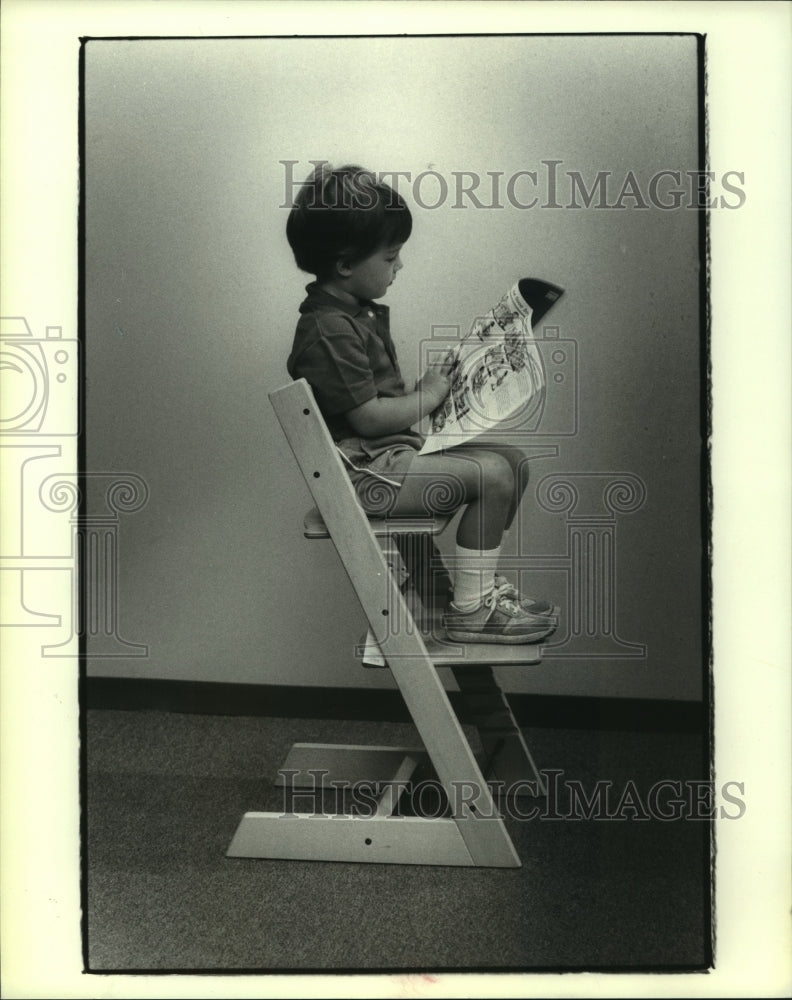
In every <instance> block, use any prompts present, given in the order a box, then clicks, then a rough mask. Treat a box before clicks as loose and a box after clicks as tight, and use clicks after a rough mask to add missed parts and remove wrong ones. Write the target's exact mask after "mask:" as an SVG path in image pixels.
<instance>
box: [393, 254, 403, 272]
mask: <svg viewBox="0 0 792 1000" xmlns="http://www.w3.org/2000/svg"><path fill="white" fill-rule="evenodd" d="M403 267H404V264H402V259H401V257H397V258H396V260H395V262H394V264H393V270H394V272H396V271H401V269H402V268H403Z"/></svg>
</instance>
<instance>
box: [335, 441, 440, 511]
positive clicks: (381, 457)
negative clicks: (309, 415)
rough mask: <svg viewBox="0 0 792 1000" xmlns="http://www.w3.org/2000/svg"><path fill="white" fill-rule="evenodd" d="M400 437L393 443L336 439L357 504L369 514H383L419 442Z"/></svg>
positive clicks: (412, 458) (396, 495)
mask: <svg viewBox="0 0 792 1000" xmlns="http://www.w3.org/2000/svg"><path fill="white" fill-rule="evenodd" d="M414 437H415V440H405V439H404V438H402V440H400V441H398V442H396V443H393V444H387V445H386V444H383V443H380V442H378V443H377V444H376V445H375V444H374V442H368V441H365V440H361V439H360V438H353V439H351V440H345V441H340V442H338V450H339V452H340V453H341V457H342V458H343V460H344V464H345V466H346V471H347V475H348V476H349V478H350V480H351V482H352V485H353V487H354V488H355V495H356V496H357V499H358V503H359V504H360V506H361V507H362V508H363V510H364V511H365V512H366V514H367V515H368V516H369V517H373V518H383V517H387V516H388V514H389V512H390V510H391V509H392V507H393V505H394V504H395V502H396V498H397V497H398V495H399V489H400V487H401V485H402V483H403V482H404V478H405V476H406V475H407V472H408V471H409V469H410V466H411V465H412V463H413V461H414V459H415V457H416V455H417V454H418V452H419V451H420V449H421V447H422V445H423V441H422V439H420V438H419V436H418V435H415V436H414Z"/></svg>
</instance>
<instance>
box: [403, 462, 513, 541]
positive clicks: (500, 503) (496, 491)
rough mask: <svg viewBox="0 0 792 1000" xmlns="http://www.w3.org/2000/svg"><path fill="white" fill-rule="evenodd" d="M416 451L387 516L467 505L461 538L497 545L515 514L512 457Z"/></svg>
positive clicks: (445, 510) (438, 511) (436, 511)
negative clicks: (420, 453) (509, 519)
mask: <svg viewBox="0 0 792 1000" xmlns="http://www.w3.org/2000/svg"><path fill="white" fill-rule="evenodd" d="M456 451H458V453H451V452H440V453H435V454H432V455H416V457H415V458H414V459H413V461H412V464H411V465H410V468H409V471H408V472H407V474H406V476H405V478H404V482H403V484H402V486H401V488H400V489H399V493H398V496H397V498H396V502H395V503H394V505H393V507H392V508H391V509H390V511H389V513H388V516H389V517H392V518H398V517H406V516H410V515H413V516H415V515H417V516H426V515H429V514H450V513H453V512H454V511H457V510H459V508H460V507H465V512H464V514H463V515H462V518H461V519H460V522H459V527H458V529H457V542H458V544H460V545H462V546H464V547H465V548H468V549H494V548H496V547H498V546H499V545H500V543H501V540H502V538H503V532H504V530H505V528H506V522H507V519H508V517H509V516H510V514H511V516H513V513H512V507H513V504H514V494H515V484H514V473H513V472H512V468H511V466H510V464H509V462H508V461H507V460H506V459H505V458H504V457H503V456H502V455H499V454H496V453H495V452H488V451H485V450H484V449H479V450H473V449H467V450H465V451H463V450H462V449H461V448H460V449H455V452H456Z"/></svg>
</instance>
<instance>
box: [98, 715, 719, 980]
mask: <svg viewBox="0 0 792 1000" xmlns="http://www.w3.org/2000/svg"><path fill="white" fill-rule="evenodd" d="M84 735H85V743H84V762H85V766H84V773H83V779H84V780H83V793H84V797H83V829H84V848H83V855H84V858H83V861H84V863H83V891H84V907H85V923H84V929H85V951H86V956H87V962H88V969H89V970H91V971H96V972H102V971H103V972H111V971H119V972H120V971H144V970H145V971H174V972H176V971H184V972H194V971H214V972H220V971H232V970H235V971H243V970H244V971H251V972H252V971H271V972H282V971H287V970H290V971H303V972H309V971H315V972H320V971H352V970H354V971H386V970H405V971H406V970H419V969H420V970H424V971H434V970H460V971H463V970H482V971H495V970H508V971H530V970H570V971H572V970H590V971H596V970H625V971H640V970H658V971H672V970H675V969H678V970H683V969H702V970H704V969H705V968H706V967H707V965H708V963H709V960H710V932H711V930H710V910H709V906H710V888H709V879H710V860H709V835H710V825H709V823H708V822H706V821H705V820H701V819H692V818H690V816H685V817H683V818H679V819H674V818H673V817H672V818H665V819H664V818H662V815H668V816H670V815H671V813H672V812H673V810H672V809H671V808H670V806H669V801H670V800H669V789H671V791H673V789H674V788H675V787H680V786H658V785H657V783H658V782H664V781H668V782H679V783H681V787H682V789H683V792H684V790H685V788H686V785H685V783H686V782H695V781H698V780H701V779H702V778H706V773H704V757H705V754H704V748H703V745H702V737H701V736H700V735H697V734H695V733H678V732H677V733H662V732H608V731H590V730H580V729H568V730H562V729H553V728H534V729H532V730H531V731H530V732H526V734H525V735H526V740H527V742H528V745H529V746H530V747H531V750H532V753H533V756H534V759H535V760H536V762H537V765H538V766H539V768H540V769H542V770H545V771H547V770H555V771H558V772H559V775H558V776H557V777H556V780H557V782H560V784H558V786H557V787H558V788H559V795H558V803H557V808H556V809H555V810H554V811H555V813H556V814H557V815H559V816H561V817H562V818H541V816H540V817H539V818H533V819H527V818H521V817H520V816H519V815H511V816H509V817H507V819H506V824H507V828H508V830H509V834H510V836H511V837H512V839H513V841H514V844H515V847H516V849H517V851H518V853H519V855H520V858H521V860H522V867H521V868H519V869H476V868H453V867H423V866H403V865H382V864H347V863H339V862H335V863H329V862H315V861H308V862H303V861H270V860H250V859H239V858H227V857H226V850H227V848H228V845H229V843H230V841H231V838H232V836H233V834H234V831H235V830H236V827H237V824H238V823H239V820H240V818H241V817H242V814H243V813H245V812H247V811H250V810H267V809H269V810H273V809H274V810H277V809H281V808H282V807H283V798H282V795H283V793H282V792H281V791H279V790H277V789H275V788H274V787H273V784H272V781H273V778H274V776H275V773H276V771H277V769H278V768H279V767H280V766H281V765H282V763H283V761H284V759H285V756H286V753H287V751H288V749H289V747H290V746H291V744H292V743H293V742H294V741H309V742H326V743H333V742H337V743H371V744H391V743H392V744H396V745H398V744H415V742H416V737H415V732H414V730H413V728H412V727H411V726H410V725H409V724H402V723H393V722H391V723H376V722H351V723H350V722H340V721H336V720H326V719H325V720H305V719H300V720H297V719H283V718H253V717H240V716H212V715H190V714H178V713H169V712H155V711H116V710H102V709H96V710H94V709H92V710H90V711H88V712H87V713H86V721H85V733H84ZM573 782H579V783H580V787H581V788H582V789H583V790H584V792H585V794H586V796H587V797H590V796H591V794H592V792H593V791H594V789H595V786H596V783H597V782H609V783H610V786H609V787H608V788H607V792H608V796H609V798H608V802H609V803H610V807H609V808H610V813H613V812H615V813H616V814H617V815H618V817H619V818H611V819H607V818H605V817H603V816H602V815H600V816H599V818H597V816H596V815H595V816H592V817H591V818H586V817H585V816H581V815H577V814H576V811H575V810H573V809H572V808H571V806H570V802H571V801H572V800H570V798H569V794H568V783H573ZM603 787H604V786H603ZM691 787H693V786H691ZM653 788H656V789H658V791H662V792H663V794H664V797H662V809H661V805H660V802H661V797H658V798H657V799H656V800H655V799H652V793H651V789H653ZM564 796H566V798H564ZM535 801H537V800H531V799H527V800H522V802H523V806H522V807H521V809H522V810H527V809H528V808H530V805H531V804H532V803H533V802H535ZM614 803H615V808H614ZM647 803H648V804H647ZM548 811H549V810H547V809H545V812H548ZM661 813H662V815H661ZM524 814H525V813H524V812H523V815H524ZM339 822H351V821H350V820H343V819H340V820H339Z"/></svg>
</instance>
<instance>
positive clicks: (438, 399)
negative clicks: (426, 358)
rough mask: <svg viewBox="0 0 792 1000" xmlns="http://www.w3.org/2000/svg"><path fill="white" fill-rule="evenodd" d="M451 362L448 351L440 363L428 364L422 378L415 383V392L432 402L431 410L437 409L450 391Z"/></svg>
mask: <svg viewBox="0 0 792 1000" xmlns="http://www.w3.org/2000/svg"><path fill="white" fill-rule="evenodd" d="M452 361H453V355H452V352H450V351H449V353H448V354H447V355H446V356H445V358H443V360H442V361H434V362H430V364H429V365H428V367H427V369H426V371H425V372H424V374H423V376H422V377H421V378H420V379H419V380H418V381H417V382H416V383H415V391H416V392H420V393H421V394H422V395H423V396H424V397H428V398H429V399H431V400H432V401H433V403H432V407H431V408H432V409H433V410H434V409H437V407H438V406H439V405H440V404H441V403H442V402H443V400H444V399H445V398H446V396H447V395H448V394H449V392H450V391H451V379H450V377H449V372H450V371H451V365H452Z"/></svg>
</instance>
